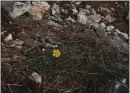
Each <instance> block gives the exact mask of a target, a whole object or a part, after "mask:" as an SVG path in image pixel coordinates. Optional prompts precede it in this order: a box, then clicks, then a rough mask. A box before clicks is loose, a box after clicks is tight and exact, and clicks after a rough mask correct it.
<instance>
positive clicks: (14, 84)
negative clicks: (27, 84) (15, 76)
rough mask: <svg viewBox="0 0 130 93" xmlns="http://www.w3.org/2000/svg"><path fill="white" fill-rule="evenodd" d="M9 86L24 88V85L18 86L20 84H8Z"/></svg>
mask: <svg viewBox="0 0 130 93" xmlns="http://www.w3.org/2000/svg"><path fill="white" fill-rule="evenodd" d="M8 86H20V87H21V86H23V85H18V84H8Z"/></svg>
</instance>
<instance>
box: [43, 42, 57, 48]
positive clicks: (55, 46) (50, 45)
mask: <svg viewBox="0 0 130 93" xmlns="http://www.w3.org/2000/svg"><path fill="white" fill-rule="evenodd" d="M44 46H45V47H47V48H57V47H58V45H53V44H50V43H46V44H45V45H44Z"/></svg>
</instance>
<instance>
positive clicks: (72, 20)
mask: <svg viewBox="0 0 130 93" xmlns="http://www.w3.org/2000/svg"><path fill="white" fill-rule="evenodd" d="M65 20H66V21H71V22H72V23H75V22H76V21H75V20H74V19H72V18H71V17H70V16H69V18H66V19H65Z"/></svg>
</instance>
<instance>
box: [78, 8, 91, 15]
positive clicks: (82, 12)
mask: <svg viewBox="0 0 130 93" xmlns="http://www.w3.org/2000/svg"><path fill="white" fill-rule="evenodd" d="M79 13H80V14H90V12H89V10H87V9H83V8H80V9H79Z"/></svg>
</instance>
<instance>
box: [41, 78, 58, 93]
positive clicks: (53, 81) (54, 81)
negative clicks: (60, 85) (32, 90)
mask: <svg viewBox="0 0 130 93" xmlns="http://www.w3.org/2000/svg"><path fill="white" fill-rule="evenodd" d="M58 79H59V76H58V77H57V78H56V79H55V80H54V81H53V82H52V83H51V84H50V85H49V86H48V87H47V89H46V90H45V91H43V93H45V92H46V91H47V90H48V89H49V88H50V87H51V86H52V85H53V84H54V83H55V82H56V81H57V80H58Z"/></svg>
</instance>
